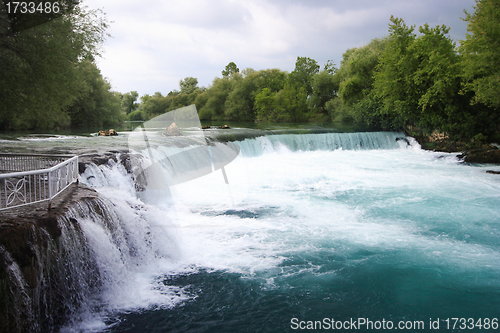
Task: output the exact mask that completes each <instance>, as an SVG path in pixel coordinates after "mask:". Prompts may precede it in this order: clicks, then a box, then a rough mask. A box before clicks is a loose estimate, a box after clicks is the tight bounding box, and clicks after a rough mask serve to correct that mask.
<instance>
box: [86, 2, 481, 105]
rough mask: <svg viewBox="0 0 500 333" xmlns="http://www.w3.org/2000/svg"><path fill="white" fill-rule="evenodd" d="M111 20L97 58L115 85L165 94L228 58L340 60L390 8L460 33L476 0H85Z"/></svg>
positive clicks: (255, 63) (383, 23)
mask: <svg viewBox="0 0 500 333" xmlns="http://www.w3.org/2000/svg"><path fill="white" fill-rule="evenodd" d="M82 4H83V5H87V6H88V7H90V8H92V9H102V10H103V11H104V12H105V13H106V17H107V18H108V20H109V21H112V23H111V27H110V29H109V33H110V34H111V35H112V38H108V39H107V40H106V43H105V44H104V53H103V58H101V59H98V66H99V68H100V69H101V72H102V74H103V75H104V76H105V77H106V78H108V80H109V81H110V82H111V85H112V89H113V90H116V91H120V92H122V93H125V92H128V91H132V90H136V91H138V92H139V95H140V96H142V95H144V94H154V93H155V92H156V91H159V92H161V93H162V94H166V93H168V92H169V91H171V90H178V89H179V80H181V79H183V78H185V77H188V76H192V77H195V78H197V79H198V82H199V86H207V87H208V86H209V85H210V84H211V83H212V81H213V79H214V78H215V77H221V76H222V74H221V71H222V70H223V69H224V68H225V66H226V65H227V64H228V63H229V62H231V61H233V62H235V63H236V65H237V66H238V67H239V68H240V70H242V69H244V68H247V67H250V68H253V69H255V70H260V69H269V68H279V69H281V70H284V71H287V72H291V71H292V70H293V69H294V67H295V61H296V59H297V57H298V56H300V57H309V58H312V59H315V60H316V61H317V62H318V63H319V64H320V65H321V66H322V67H323V65H324V64H325V63H326V61H327V60H333V61H334V62H335V64H336V65H337V66H339V65H340V61H341V60H342V54H343V53H344V52H345V51H346V50H347V49H349V48H353V47H359V46H362V45H363V44H367V43H369V42H370V40H372V39H373V38H376V37H378V38H380V37H384V36H386V35H387V31H388V30H387V28H388V23H389V19H390V17H391V15H394V16H396V17H400V18H402V19H404V20H405V23H406V24H407V25H416V26H417V28H418V27H419V26H421V25H423V24H424V23H428V24H429V25H430V26H436V25H441V24H445V25H446V26H448V27H450V28H451V30H450V36H451V38H452V39H454V40H455V41H458V40H461V39H464V38H465V33H466V29H467V24H466V22H464V21H463V20H461V17H464V16H465V15H464V13H463V10H464V9H466V10H468V11H473V6H474V4H475V0H411V1H406V0H288V1H285V0H282V1H271V0H255V1H253V0H243V1H240V0H182V1H173V0H145V1H136V0H105V1H102V0H83V1H82Z"/></svg>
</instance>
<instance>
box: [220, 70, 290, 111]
mask: <svg viewBox="0 0 500 333" xmlns="http://www.w3.org/2000/svg"><path fill="white" fill-rule="evenodd" d="M245 73H247V75H245V76H244V77H243V76H234V77H233V89H232V91H231V92H230V94H229V95H228V97H227V100H226V103H225V116H226V118H227V119H234V120H244V121H253V120H255V117H256V115H255V108H254V101H255V98H256V95H257V94H258V93H259V92H260V91H262V89H263V88H269V89H270V90H271V92H277V91H279V90H281V89H282V88H283V86H284V84H285V79H286V73H285V72H283V71H281V70H279V69H266V70H261V71H258V72H257V71H254V70H249V69H247V70H245Z"/></svg>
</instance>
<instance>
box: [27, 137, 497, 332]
mask: <svg viewBox="0 0 500 333" xmlns="http://www.w3.org/2000/svg"><path fill="white" fill-rule="evenodd" d="M123 135H126V134H123ZM64 139H65V138H64V137H60V138H59V139H58V138H39V140H38V141H37V142H38V143H37V144H43V143H40V142H45V144H46V145H51V144H53V142H64ZM91 139H96V140H97V139H98V138H91ZM44 140H45V141H44ZM51 140H52V141H51ZM57 140H59V141H57ZM71 140H73V141H75V140H79V139H78V138H77V137H76V138H75V137H72V138H71ZM81 140H89V138H82V139H81ZM98 140H116V139H115V138H103V139H101V138H99V139H98ZM33 141H36V140H33ZM102 142H103V141H102ZM234 143H235V144H236V145H237V146H238V150H239V154H238V156H237V157H236V158H235V159H234V160H233V161H232V162H231V163H229V164H227V165H226V166H225V168H224V170H221V169H219V170H216V171H214V172H209V173H207V174H206V175H204V176H202V177H199V178H196V179H193V180H191V181H187V182H184V183H180V184H178V185H175V186H171V187H170V188H169V191H166V192H158V193H157V195H161V193H165V195H166V196H168V197H156V200H155V204H149V203H147V202H145V201H143V200H140V199H139V198H138V196H137V194H136V190H137V187H138V186H137V183H134V182H135V180H134V177H133V174H131V173H127V170H126V169H125V167H124V166H123V165H122V164H120V163H115V162H113V161H112V160H110V162H109V163H108V164H105V165H100V166H97V165H93V164H88V165H87V168H86V169H85V172H83V173H82V174H80V182H82V183H84V184H87V185H89V186H91V187H93V188H94V189H95V190H97V191H98V192H99V194H100V195H101V198H102V199H100V200H99V201H98V205H97V206H96V205H94V206H93V207H89V206H85V205H84V204H82V205H81V206H78V207H75V208H74V209H73V211H71V212H69V213H68V214H69V215H68V216H69V217H74V218H75V219H77V220H78V221H79V223H80V226H81V229H82V232H83V234H84V236H85V237H84V239H82V242H85V243H86V245H83V244H68V246H73V247H78V246H86V247H88V249H81V250H82V251H87V252H86V255H87V256H92V257H93V258H92V260H93V261H94V262H95V266H93V267H92V269H93V270H94V271H93V273H92V274H94V275H97V276H98V277H99V279H100V280H101V282H102V287H100V288H99V289H98V291H95V292H93V293H90V294H89V296H88V299H86V300H84V302H83V306H81V307H80V308H79V309H78V311H75V313H74V314H73V315H72V317H71V319H70V320H69V322H67V323H66V325H65V326H64V327H63V328H62V329H61V331H62V332H87V331H92V332H94V331H95V332H101V331H106V332H283V331H294V329H297V328H298V329H299V330H300V328H309V327H312V326H308V325H316V326H315V328H316V329H318V330H319V328H323V329H328V328H329V327H330V329H331V328H335V323H334V321H335V322H342V323H344V324H343V325H346V324H345V322H347V321H349V322H350V323H351V322H352V321H353V320H354V321H356V320H358V319H359V318H365V319H366V320H368V322H369V321H372V322H373V323H374V324H372V325H375V326H376V325H378V324H377V323H382V321H384V322H385V323H389V322H392V323H393V325H394V327H395V328H396V327H397V325H398V323H400V322H403V323H404V325H406V328H408V330H407V331H409V332H411V331H413V332H416V331H418V332H426V331H436V323H438V326H439V328H440V329H441V330H446V331H461V330H460V327H459V325H460V323H458V324H457V325H456V327H455V330H452V327H449V329H447V326H446V325H447V324H448V323H449V325H452V324H453V321H451V318H467V320H469V318H473V320H474V325H476V326H473V328H471V329H468V328H465V329H463V330H462V331H464V332H465V331H467V332H471V331H479V330H480V329H479V327H478V326H477V322H478V320H481V323H483V324H484V323H485V322H486V320H489V322H490V327H491V326H492V324H493V323H494V318H498V317H500V205H499V200H500V177H499V176H498V175H492V174H487V173H485V170H486V167H485V166H482V165H466V164H464V163H461V162H460V161H459V160H458V159H457V157H456V154H445V153H436V152H429V151H424V150H422V149H420V147H419V145H418V144H417V143H416V142H415V141H414V140H413V139H412V138H410V137H408V138H405V137H404V135H403V134H402V133H395V132H365V133H318V134H281V135H265V136H257V137H253V138H247V139H243V140H240V141H234ZM62 145H64V143H61V146H62ZM176 149H179V148H176ZM157 153H158V154H160V153H164V154H168V152H157ZM190 158H192V156H191V157H190ZM189 163H193V162H192V161H191V162H189ZM488 169H493V170H500V166H488ZM222 171H225V175H223V172H222ZM225 177H227V182H228V184H227V183H226V181H225ZM163 202H164V204H163ZM93 210H99V211H100V212H101V213H99V214H96V213H95V212H94V211H93ZM102 211H105V214H102ZM102 216H105V217H106V218H105V219H103V218H102ZM65 232H69V231H67V230H64V229H63V235H62V237H63V238H64V236H65ZM63 241H64V240H63ZM80 257H81V256H80ZM80 257H79V258H80ZM81 269H82V270H85V269H86V267H85V265H81ZM81 273H82V276H86V275H88V274H90V273H89V272H83V271H82V272H81ZM82 288H83V287H82ZM448 318H450V320H449V321H448V322H447V321H446V320H447V319H448ZM497 320H498V319H497ZM422 323H423V325H424V326H420V327H418V328H417V327H416V325H417V324H419V325H421V324H422ZM318 325H321V326H318ZM328 325H330V326H328ZM349 325H351V324H349ZM384 325H385V324H384ZM432 325H434V327H432ZM467 325H470V321H467ZM337 328H338V326H337ZM349 328H350V329H352V330H353V331H355V330H357V331H371V330H374V329H375V328H376V327H375V328H374V327H373V326H372V327H369V326H360V323H359V322H358V326H355V327H354V328H356V329H354V328H353V327H349ZM433 328H434V329H433ZM462 328H463V327H462ZM343 329H346V327H345V326H343ZM484 329H485V326H484V327H483V330H484ZM381 330H382V331H384V330H383V329H381ZM387 330H389V329H386V330H385V331H387ZM487 331H496V330H494V329H488V330H487Z"/></svg>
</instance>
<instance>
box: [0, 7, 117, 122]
mask: <svg viewBox="0 0 500 333" xmlns="http://www.w3.org/2000/svg"><path fill="white" fill-rule="evenodd" d="M0 6H1V7H0V29H1V30H0V128H1V129H34V128H54V127H59V126H68V125H69V124H70V118H69V116H68V114H67V113H66V112H65V110H66V108H67V107H69V106H70V105H71V104H72V102H73V101H74V100H75V99H76V98H78V96H79V95H80V94H81V92H82V90H83V89H85V84H84V82H82V80H81V79H80V77H79V76H80V75H81V72H79V69H78V63H79V62H81V61H82V60H84V59H90V60H92V59H93V58H94V57H95V56H98V55H99V52H100V50H99V47H100V45H101V43H102V41H103V40H104V37H105V31H106V29H107V27H108V25H107V21H106V20H105V18H103V17H101V15H100V12H99V11H86V10H83V9H82V8H81V7H80V6H74V7H72V8H71V7H68V11H67V12H64V13H63V15H61V16H59V17H55V18H51V19H50V20H48V21H47V23H45V24H37V23H38V22H35V23H34V24H31V25H30V28H29V29H24V28H23V27H26V24H28V23H29V22H28V23H19V21H16V20H14V19H13V18H12V17H8V16H6V14H5V7H4V3H3V2H2V4H0ZM28 17H32V16H30V15H24V16H23V20H29V18H28Z"/></svg>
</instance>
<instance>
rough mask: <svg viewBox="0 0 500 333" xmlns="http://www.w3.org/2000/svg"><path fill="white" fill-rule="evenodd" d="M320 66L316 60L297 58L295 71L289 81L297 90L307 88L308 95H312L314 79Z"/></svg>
mask: <svg viewBox="0 0 500 333" xmlns="http://www.w3.org/2000/svg"><path fill="white" fill-rule="evenodd" d="M319 68H320V66H319V65H318V63H317V62H316V60H314V59H311V58H308V57H297V61H296V62H295V69H294V70H293V71H292V72H291V73H290V74H289V75H288V81H289V82H290V84H292V85H293V86H295V89H300V87H301V86H303V87H305V89H306V92H307V95H308V96H309V95H311V93H312V77H313V75H314V74H316V73H318V72H319Z"/></svg>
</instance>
